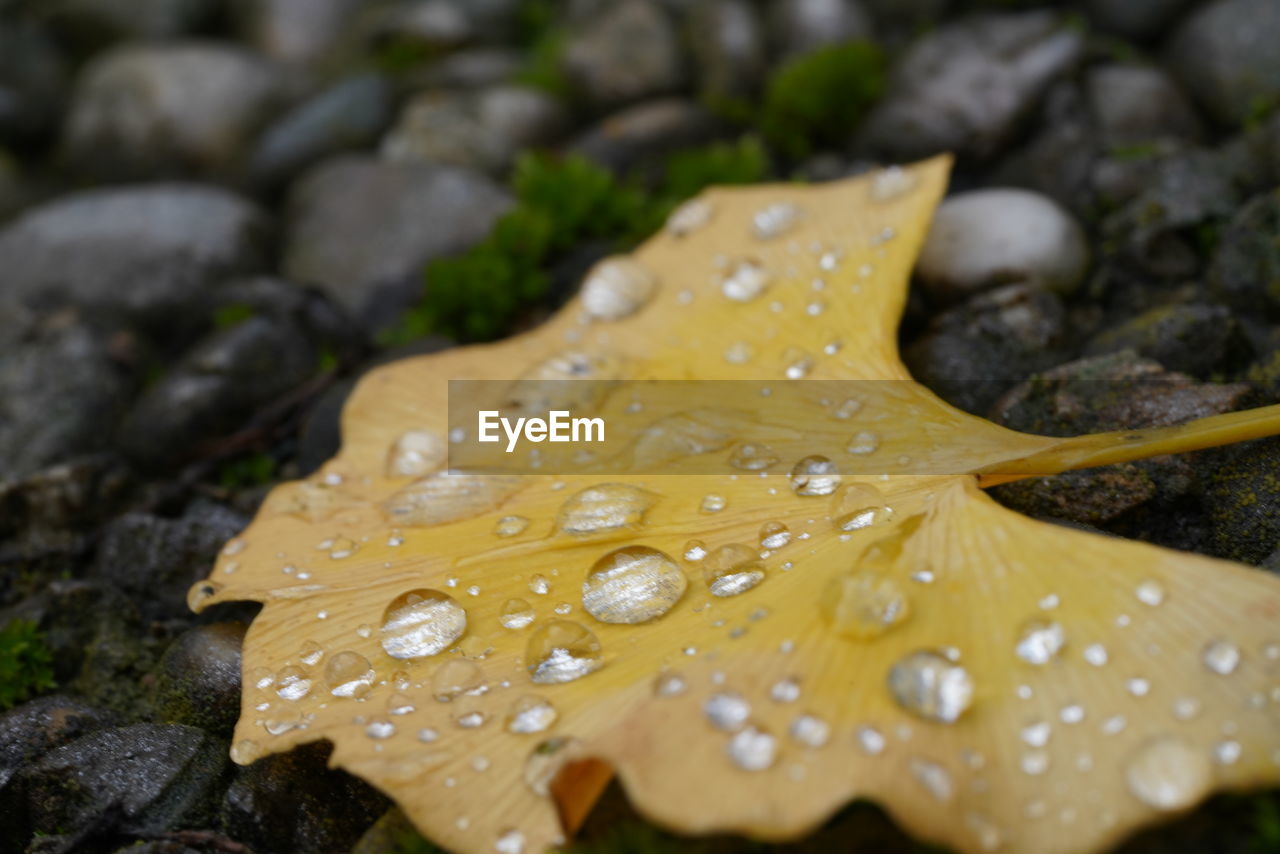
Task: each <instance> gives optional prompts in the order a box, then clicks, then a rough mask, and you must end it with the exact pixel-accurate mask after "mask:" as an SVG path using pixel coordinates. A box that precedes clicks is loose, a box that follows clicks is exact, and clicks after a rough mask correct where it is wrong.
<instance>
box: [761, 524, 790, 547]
mask: <svg viewBox="0 0 1280 854" xmlns="http://www.w3.org/2000/svg"><path fill="white" fill-rule="evenodd" d="M789 542H791V531H790V530H789V529H788V528H787V526H786V525H784V524H782V523H781V522H765V523H764V524H763V525H761V526H760V547H761V548H765V549H769V550H771V551H772V550H776V549H780V548H782V547H783V546H785V545H786V544H787V543H789Z"/></svg>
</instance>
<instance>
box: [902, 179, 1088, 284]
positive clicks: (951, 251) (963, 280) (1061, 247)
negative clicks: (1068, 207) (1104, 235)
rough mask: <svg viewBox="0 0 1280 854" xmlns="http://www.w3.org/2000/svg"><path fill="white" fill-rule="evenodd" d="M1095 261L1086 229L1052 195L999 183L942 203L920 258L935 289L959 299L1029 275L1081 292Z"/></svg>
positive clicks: (921, 272)
mask: <svg viewBox="0 0 1280 854" xmlns="http://www.w3.org/2000/svg"><path fill="white" fill-rule="evenodd" d="M1088 267H1089V247H1088V243H1087V242H1086V241H1085V236H1084V231H1083V229H1081V228H1080V225H1079V224H1078V223H1077V222H1076V221H1075V220H1074V219H1073V218H1072V216H1071V215H1070V214H1069V213H1067V212H1066V211H1065V210H1063V209H1062V208H1061V207H1060V206H1059V205H1058V204H1057V203H1055V202H1054V201H1052V200H1051V199H1049V198H1047V197H1045V196H1041V195H1039V194H1038V193H1032V192H1030V191H1028V190H1014V189H1003V188H995V189H988V190H972V191H970V192H967V193H960V194H958V195H955V196H951V197H950V198H948V199H947V200H946V201H944V202H943V203H942V205H941V206H940V207H939V208H938V211H937V213H936V214H935V215H934V218H933V225H932V226H930V229H929V235H928V237H927V238H926V239H925V243H924V247H923V248H922V249H921V252H920V257H919V259H918V260H917V262H916V274H917V275H918V276H919V277H920V280H921V282H922V283H923V284H924V285H925V287H926V288H928V289H929V291H930V292H931V293H933V294H934V295H935V296H937V297H939V298H941V299H944V300H954V299H956V298H959V297H963V296H966V295H968V294H972V293H974V292H976V291H981V290H986V289H988V288H992V287H995V286H996V285H1001V284H1008V283H1011V282H1025V283H1027V284H1029V285H1032V286H1034V287H1038V288H1043V289H1046V290H1051V291H1055V292H1057V293H1060V294H1070V293H1072V292H1074V291H1075V290H1076V289H1077V288H1078V287H1079V286H1080V283H1081V281H1083V279H1084V274H1085V271H1086V270H1087V269H1088Z"/></svg>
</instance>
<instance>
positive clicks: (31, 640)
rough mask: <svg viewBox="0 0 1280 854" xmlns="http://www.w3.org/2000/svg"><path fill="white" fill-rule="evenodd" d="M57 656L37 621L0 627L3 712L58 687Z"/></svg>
mask: <svg viewBox="0 0 1280 854" xmlns="http://www.w3.org/2000/svg"><path fill="white" fill-rule="evenodd" d="M54 684H55V683H54V681H53V655H52V654H51V653H50V652H49V648H48V647H47V646H45V643H44V637H43V636H42V635H41V634H40V630H39V627H38V626H37V625H36V623H35V622H34V621H33V620H10V621H9V622H7V623H5V625H4V627H3V628H0V710H2V709H8V708H10V707H12V706H16V705H17V704H18V703H20V702H22V701H23V700H26V699H27V698H28V697H30V696H32V695H33V694H36V693H38V692H40V691H46V690H48V689H50V688H52V687H54Z"/></svg>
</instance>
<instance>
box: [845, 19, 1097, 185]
mask: <svg viewBox="0 0 1280 854" xmlns="http://www.w3.org/2000/svg"><path fill="white" fill-rule="evenodd" d="M1082 45H1083V40H1082V39H1081V36H1080V34H1079V33H1078V32H1075V31H1074V30H1072V29H1070V28H1068V27H1066V26H1064V25H1063V24H1062V23H1061V21H1060V19H1059V18H1058V17H1057V16H1055V15H1053V14H1052V13H1049V12H1026V13H1021V14H1014V15H987V16H980V17H976V18H968V19H965V20H962V21H960V22H958V23H953V24H948V25H947V26H945V27H943V28H941V29H939V30H938V31H937V32H935V33H931V34H929V35H927V36H924V37H923V38H921V39H920V40H919V41H917V42H916V43H915V44H914V45H912V47H911V48H910V49H909V50H908V51H907V52H906V54H905V55H904V56H903V57H902V58H901V59H900V60H898V62H897V63H896V64H895V66H894V68H893V69H892V71H891V74H890V82H889V87H888V91H887V92H886V93H885V96H884V98H883V99H882V100H881V101H880V103H879V104H878V105H877V106H876V107H875V108H874V109H873V110H872V112H871V114H870V115H869V116H868V117H867V119H866V121H865V122H864V124H863V127H862V129H861V132H860V134H859V144H860V146H861V147H863V148H866V149H868V150H870V151H871V152H873V153H879V154H883V155H888V156H891V157H894V158H897V159H903V160H910V159H915V158H920V157H926V156H928V155H931V154H936V153H938V152H941V151H955V152H958V153H960V154H964V155H969V156H972V157H990V156H992V155H994V154H996V153H998V152H999V151H1000V150H1001V149H1002V148H1003V147H1004V146H1005V144H1006V143H1007V142H1008V140H1009V139H1010V137H1011V136H1012V135H1013V133H1014V132H1015V131H1016V130H1017V129H1018V127H1019V125H1020V124H1021V122H1022V120H1023V119H1024V118H1025V117H1026V116H1027V115H1028V114H1029V113H1030V112H1031V111H1032V110H1033V109H1034V108H1035V106H1036V104H1037V103H1038V101H1039V99H1040V97H1041V95H1042V94H1043V93H1044V92H1045V90H1046V89H1047V88H1048V86H1049V85H1050V84H1051V83H1052V82H1053V81H1054V80H1056V79H1058V78H1059V77H1061V76H1062V75H1064V74H1066V73H1067V72H1068V71H1069V70H1070V69H1071V68H1072V67H1073V66H1074V65H1075V63H1076V61H1077V59H1078V58H1079V56H1080V53H1081V49H1082Z"/></svg>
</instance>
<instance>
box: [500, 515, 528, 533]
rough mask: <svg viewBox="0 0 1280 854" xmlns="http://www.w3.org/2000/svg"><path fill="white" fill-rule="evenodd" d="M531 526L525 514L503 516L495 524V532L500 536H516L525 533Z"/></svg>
mask: <svg viewBox="0 0 1280 854" xmlns="http://www.w3.org/2000/svg"><path fill="white" fill-rule="evenodd" d="M528 527H529V520H528V519H526V518H525V517H523V516H503V517H502V518H501V519H499V520H498V523H497V524H496V525H494V526H493V533H494V534H495V535H497V536H499V537H514V536H516V535H518V534H523V533H524V531H525V529H526V528H528Z"/></svg>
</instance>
